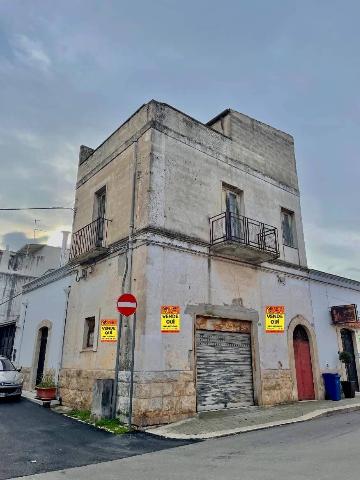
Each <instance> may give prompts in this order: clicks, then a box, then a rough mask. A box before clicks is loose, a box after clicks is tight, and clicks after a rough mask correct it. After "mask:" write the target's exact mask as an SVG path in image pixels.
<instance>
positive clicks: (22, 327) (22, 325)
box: [16, 301, 28, 367]
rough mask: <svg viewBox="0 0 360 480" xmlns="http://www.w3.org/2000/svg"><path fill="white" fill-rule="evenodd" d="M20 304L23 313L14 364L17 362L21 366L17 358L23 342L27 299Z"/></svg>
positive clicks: (19, 355)
mask: <svg viewBox="0 0 360 480" xmlns="http://www.w3.org/2000/svg"><path fill="white" fill-rule="evenodd" d="M22 305H23V307H24V314H23V321H22V324H21V337H20V344H19V347H18V351H17V352H16V357H17V360H16V364H17V366H18V367H21V365H20V364H19V360H20V357H21V347H22V342H23V337H24V328H25V320H26V314H27V309H28V301H26V302H23V303H22Z"/></svg>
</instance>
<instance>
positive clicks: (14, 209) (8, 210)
mask: <svg viewBox="0 0 360 480" xmlns="http://www.w3.org/2000/svg"><path fill="white" fill-rule="evenodd" d="M18 210H74V209H73V208H72V207H25V208H23V207H19V208H0V211H1V212H11V211H18Z"/></svg>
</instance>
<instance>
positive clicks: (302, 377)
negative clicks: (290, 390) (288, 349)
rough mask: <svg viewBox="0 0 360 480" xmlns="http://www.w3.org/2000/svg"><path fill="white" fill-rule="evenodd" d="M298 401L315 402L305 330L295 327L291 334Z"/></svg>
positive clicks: (301, 327)
mask: <svg viewBox="0 0 360 480" xmlns="http://www.w3.org/2000/svg"><path fill="white" fill-rule="evenodd" d="M293 346H294V358H295V371H296V383H297V390H298V400H315V390H314V378H313V369H312V362H311V352H310V342H309V337H308V334H307V331H306V329H305V328H304V327H303V326H302V325H297V326H296V327H295V329H294V333H293Z"/></svg>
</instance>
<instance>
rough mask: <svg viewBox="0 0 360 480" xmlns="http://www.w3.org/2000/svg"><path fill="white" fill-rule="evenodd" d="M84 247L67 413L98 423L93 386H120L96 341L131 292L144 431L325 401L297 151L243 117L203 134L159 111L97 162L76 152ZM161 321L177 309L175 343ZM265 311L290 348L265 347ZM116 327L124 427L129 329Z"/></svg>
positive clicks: (156, 106) (71, 323)
mask: <svg viewBox="0 0 360 480" xmlns="http://www.w3.org/2000/svg"><path fill="white" fill-rule="evenodd" d="M73 232H74V233H73V239H72V246H71V262H72V264H73V265H74V266H77V271H78V273H77V278H76V280H77V281H76V282H74V285H73V287H72V289H71V293H70V296H69V304H68V310H67V318H66V332H65V341H64V352H63V360H62V370H61V396H62V399H63V402H64V403H65V404H70V405H73V406H74V405H76V406H79V407H89V405H90V403H91V394H92V393H91V392H92V386H93V383H94V380H95V379H96V378H111V377H113V376H114V369H115V364H116V345H115V344H113V343H102V342H100V339H99V333H98V332H99V324H100V321H101V320H102V319H109V318H110V319H111V318H116V317H117V315H116V310H115V305H116V298H117V297H118V295H119V294H120V293H122V292H124V291H128V292H130V291H131V292H132V293H133V294H134V295H136V297H137V300H138V310H137V327H136V348H135V388H134V401H133V413H134V423H135V424H137V425H148V424H155V423H163V422H169V421H173V420H176V419H181V418H185V417H187V416H189V415H192V414H194V413H195V412H196V411H201V410H208V409H215V408H222V407H229V406H236V405H253V404H260V405H264V404H275V403H281V402H288V401H292V400H297V399H312V398H314V399H315V398H321V397H322V395H323V390H322V389H323V387H322V381H321V375H320V374H321V371H320V364H319V359H318V352H317V343H316V333H315V324H314V319H313V311H312V305H311V295H310V281H309V270H308V269H307V264H306V254H305V246H304V238H303V228H302V219H301V209H300V194H299V188H298V179H297V173H296V162H295V155H294V141H293V138H292V137H291V136H290V135H288V134H286V133H283V132H281V131H279V130H276V129H274V128H272V127H270V126H268V125H265V124H263V123H261V122H258V121H256V120H254V119H251V118H249V117H247V116H245V115H242V114H240V113H238V112H235V111H233V110H226V111H224V112H223V113H221V114H220V115H218V116H217V117H216V118H215V119H213V120H211V121H210V122H209V123H208V124H206V125H205V124H203V123H201V122H199V121H197V120H194V119H193V118H191V117H189V116H188V115H186V114H184V113H182V112H180V111H178V110H176V109H174V108H172V107H170V106H168V105H166V104H163V103H159V102H156V101H151V102H149V103H148V104H146V105H143V106H142V107H141V108H140V109H139V110H138V111H137V112H135V113H134V115H133V116H132V117H130V118H129V119H128V120H127V121H126V122H125V123H124V124H123V125H122V126H121V127H120V128H119V129H118V130H116V131H115V132H114V133H113V134H112V135H111V136H110V137H109V138H108V139H107V140H105V141H104V143H102V144H101V145H100V146H99V147H98V148H96V149H95V150H93V149H91V148H88V147H81V149H80V158H79V168H78V178H77V188H76V199H75V215H74V224H73ZM163 305H171V306H178V307H180V315H181V328H180V331H179V332H178V333H173V334H169V333H162V332H161V327H160V313H161V307H162V306H163ZM267 305H284V306H285V309H286V330H285V333H283V334H279V335H275V334H269V333H266V332H265V325H264V311H265V307H266V306H267ZM120 327H121V328H120V330H121V341H120V356H119V376H118V389H117V409H118V413H119V414H125V415H126V413H127V411H128V408H129V398H128V396H129V365H130V349H131V348H130V346H131V338H132V327H133V323H132V321H131V319H130V320H128V319H126V318H122V319H121V325H120ZM297 339H299V341H300V340H302V341H305V342H307V345H308V348H307V351H306V352H307V353H306V355H307V356H308V358H307V360H308V362H307V369H308V371H306V372H305V377H306V378H304V379H301V378H299V375H302V373H301V370H299V369H297V361H298V359H297V357H296V355H297V353H296V352H297V350H296V348H295V349H294V342H295V344H296V341H297ZM309 379H310V380H309ZM306 382H307V383H306ZM309 383H310V385H309Z"/></svg>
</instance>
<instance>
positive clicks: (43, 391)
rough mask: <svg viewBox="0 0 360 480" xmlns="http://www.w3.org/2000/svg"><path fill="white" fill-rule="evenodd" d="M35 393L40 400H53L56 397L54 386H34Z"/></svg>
mask: <svg viewBox="0 0 360 480" xmlns="http://www.w3.org/2000/svg"><path fill="white" fill-rule="evenodd" d="M35 390H36V395H37V397H38V398H40V400H55V398H56V387H48V388H42V387H35Z"/></svg>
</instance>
